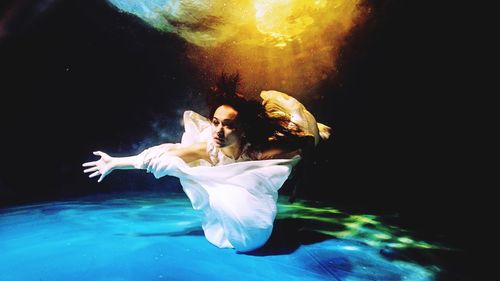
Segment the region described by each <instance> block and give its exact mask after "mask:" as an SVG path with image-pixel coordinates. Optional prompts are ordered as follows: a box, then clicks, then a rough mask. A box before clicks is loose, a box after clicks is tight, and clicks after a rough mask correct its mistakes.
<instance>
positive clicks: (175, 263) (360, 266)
mask: <svg viewBox="0 0 500 281" xmlns="http://www.w3.org/2000/svg"><path fill="white" fill-rule="evenodd" d="M280 202H281V203H280V205H279V209H280V210H282V213H281V217H280V216H279V217H278V219H277V221H276V226H275V233H273V237H272V238H271V240H270V242H269V243H268V245H266V246H264V248H263V249H261V250H259V251H256V252H254V253H249V254H241V253H237V252H236V251H234V250H232V249H219V248H217V247H215V246H213V245H212V244H210V243H209V242H208V241H207V240H206V239H205V237H204V236H203V232H202V230H201V228H200V224H201V216H200V215H201V214H199V213H198V212H197V211H194V210H193V209H192V208H191V205H190V203H189V201H188V199H187V198H186V197H185V196H184V195H178V194H171V195H168V196H158V195H152V194H148V193H144V194H137V193H136V194H114V195H113V197H86V198H82V199H81V200H72V201H65V202H51V203H44V204H36V205H29V206H20V207H14V208H7V209H1V211H0V253H1V255H0V272H1V275H2V277H1V280H2V281H11V280H37V281H38V280H64V281H67V280H113V281H114V280H235V278H237V279H238V280H433V277H434V275H435V273H436V272H437V271H438V270H439V269H438V268H437V267H436V266H426V267H424V266H420V265H418V264H416V263H412V262H410V261H408V260H406V261H403V260H396V259H388V258H387V257H386V256H384V255H382V254H381V253H380V250H381V248H379V247H376V246H373V245H370V244H369V243H365V242H363V241H362V240H361V239H353V236H351V237H347V238H346V237H344V238H340V237H333V236H329V235H323V236H314V235H312V236H311V235H309V236H304V235H302V236H301V237H302V238H301V239H298V240H297V239H295V238H292V236H293V235H292V233H291V229H292V228H287V227H286V225H287V223H286V222H289V219H290V218H291V216H292V214H296V215H297V216H302V219H304V217H306V216H305V215H304V212H305V210H308V211H309V212H311V211H314V210H315V209H312V208H311V207H307V204H306V203H305V202H301V203H297V204H294V205H290V204H289V203H286V201H284V200H283V201H280ZM292 206H299V207H292ZM293 210H296V211H295V212H294V211H293ZM301 210H302V211H301ZM324 210H327V209H324ZM316 211H318V210H316ZM318 212H321V211H318ZM334 213H335V212H334ZM336 214H338V213H336ZM343 217H346V216H343ZM313 219H314V218H311V220H313ZM299 228H300V226H299ZM289 234H290V236H289ZM387 235H390V234H387ZM379 236H380V237H382V238H384V239H386V240H387V236H383V235H382V234H379ZM354 238H355V237H354ZM293 239H295V240H293ZM391 239H392V238H391ZM292 240H293V241H292ZM403 241H406V240H404V239H403ZM406 242H408V241H406Z"/></svg>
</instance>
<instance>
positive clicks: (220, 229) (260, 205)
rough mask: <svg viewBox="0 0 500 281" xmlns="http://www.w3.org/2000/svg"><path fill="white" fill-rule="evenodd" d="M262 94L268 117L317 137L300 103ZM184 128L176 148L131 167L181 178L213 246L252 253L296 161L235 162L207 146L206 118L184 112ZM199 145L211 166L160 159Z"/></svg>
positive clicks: (157, 151)
mask: <svg viewBox="0 0 500 281" xmlns="http://www.w3.org/2000/svg"><path fill="white" fill-rule="evenodd" d="M262 93H263V94H262V95H261V96H262V98H263V100H264V101H263V103H264V105H266V109H267V110H268V112H270V113H272V114H283V115H286V116H289V117H290V116H291V117H292V119H293V120H292V121H293V122H295V124H297V125H298V126H299V127H300V128H301V129H302V130H303V131H304V132H307V133H310V134H311V135H314V136H315V137H316V138H318V135H319V132H318V126H317V124H316V120H315V119H314V117H313V116H312V114H310V113H309V112H308V111H307V110H306V109H305V107H304V106H303V105H302V104H301V103H300V102H298V101H297V100H296V99H294V98H292V97H289V96H288V95H286V94H284V93H281V92H277V91H263V92H262ZM301 118H302V119H301ZM184 127H185V132H184V134H183V136H182V141H181V143H180V144H164V145H160V146H155V147H152V148H149V149H146V150H145V151H143V152H142V153H141V154H140V155H139V157H138V159H140V160H139V163H137V165H136V167H138V168H142V169H146V170H147V171H148V172H150V173H153V174H154V176H155V177H156V178H160V177H163V176H165V175H170V176H176V177H178V178H179V179H180V182H181V184H182V187H183V190H184V192H185V193H186V194H187V196H188V197H189V199H190V200H191V204H192V206H193V208H194V209H196V210H202V211H203V212H204V215H205V217H204V220H203V225H202V227H203V231H204V233H205V237H206V238H207V240H208V241H210V242H211V243H212V244H214V245H216V246H217V247H220V248H236V250H238V251H251V250H254V249H256V248H259V247H260V246H262V245H264V243H265V242H266V241H267V240H268V239H269V237H270V235H271V232H272V229H273V223H274V219H275V217H276V212H277V207H276V201H277V197H278V190H279V189H280V188H281V186H282V185H283V183H284V182H285V181H286V179H287V178H288V176H289V175H290V173H291V171H292V168H293V166H294V165H295V164H297V163H298V161H299V160H300V156H295V157H294V158H292V159H272V160H257V161H251V160H250V157H248V155H247V154H246V153H242V156H240V158H239V159H236V160H235V159H231V158H229V157H227V156H225V155H224V154H223V153H222V151H220V150H219V149H218V148H216V147H215V146H213V145H212V142H211V139H212V138H211V124H210V121H209V120H208V119H206V118H205V117H203V116H201V115H199V114H197V113H195V112H193V111H186V112H185V113H184ZM199 142H207V151H208V153H209V155H210V158H211V160H212V162H213V163H215V166H212V164H211V163H209V162H208V161H206V160H197V161H195V162H191V163H185V162H184V161H183V160H182V159H181V158H179V157H175V156H169V155H165V152H166V151H167V150H168V149H169V148H171V147H178V146H181V147H182V146H189V145H192V144H195V143H199Z"/></svg>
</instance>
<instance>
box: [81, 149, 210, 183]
mask: <svg viewBox="0 0 500 281" xmlns="http://www.w3.org/2000/svg"><path fill="white" fill-rule="evenodd" d="M155 148H156V150H155V153H153V154H154V155H151V153H148V152H149V151H150V149H146V150H145V151H143V152H142V153H140V154H138V155H135V156H128V157H112V156H109V155H108V154H107V153H104V152H102V151H95V152H94V155H97V156H100V157H101V158H100V159H99V160H97V161H91V162H86V163H83V165H82V166H83V167H86V168H87V169H85V170H83V172H84V173H91V174H90V175H89V178H93V177H96V176H99V179H98V180H97V182H101V181H102V180H103V179H104V178H105V177H106V176H107V175H109V174H110V173H111V172H112V171H114V170H131V169H145V167H147V165H148V163H149V161H151V159H152V158H153V157H155V156H158V155H166V156H177V157H179V158H181V159H182V160H184V162H186V163H189V162H192V161H196V160H199V159H205V160H208V161H210V160H209V156H208V153H207V150H206V143H196V144H193V145H191V146H187V147H179V146H178V145H176V144H163V145H159V146H157V147H155ZM158 149H159V150H158Z"/></svg>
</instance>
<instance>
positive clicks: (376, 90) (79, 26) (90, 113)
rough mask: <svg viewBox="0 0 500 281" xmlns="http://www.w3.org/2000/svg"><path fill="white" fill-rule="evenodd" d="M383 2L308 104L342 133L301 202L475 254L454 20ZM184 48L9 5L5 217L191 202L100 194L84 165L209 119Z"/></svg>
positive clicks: (125, 28) (117, 178) (127, 24)
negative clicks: (192, 113)
mask: <svg viewBox="0 0 500 281" xmlns="http://www.w3.org/2000/svg"><path fill="white" fill-rule="evenodd" d="M373 2H375V1H373ZM376 2H377V3H373V5H374V6H373V7H374V9H373V12H374V13H375V14H376V15H378V16H377V17H374V19H371V20H370V21H369V22H368V23H367V25H366V26H367V27H366V28H365V29H363V30H360V31H357V32H355V33H354V34H353V35H352V37H351V38H349V42H348V44H347V45H346V47H345V50H344V51H343V54H342V57H341V60H340V66H339V75H338V76H336V77H335V78H332V79H327V80H325V81H324V83H323V84H322V85H320V90H319V92H318V96H316V97H312V98H310V99H305V100H303V102H304V104H305V105H306V106H307V107H308V108H310V110H311V111H312V112H313V113H314V114H315V115H316V116H317V117H318V120H320V121H323V122H324V123H327V124H332V125H333V126H334V129H335V132H334V138H333V140H332V141H329V142H327V143H325V144H323V145H321V146H320V147H319V148H318V151H317V157H316V162H315V163H314V165H313V167H310V168H309V169H308V177H307V178H308V180H307V182H306V183H305V184H304V185H303V186H302V187H301V189H300V190H299V197H301V198H306V199H312V200H319V201H325V202H331V203H332V204H335V205H337V206H344V207H348V208H351V209H354V210H355V209H360V210H366V211H373V212H378V213H391V214H397V215H398V216H399V217H400V218H401V221H400V223H401V224H403V225H405V226H407V227H409V228H413V229H416V230H418V231H419V232H421V233H426V234H428V235H430V236H432V237H434V238H436V239H438V240H439V239H441V240H442V241H444V242H446V243H448V244H450V245H453V246H457V247H459V248H463V249H467V250H469V249H471V248H472V247H471V246H472V245H471V244H472V242H471V241H472V237H474V235H476V234H475V233H476V229H475V227H474V226H471V224H472V222H473V221H474V220H475V219H476V218H477V217H478V216H480V215H481V212H480V211H479V210H478V209H477V208H476V207H475V204H477V203H478V201H477V198H478V197H477V194H478V193H481V191H482V189H483V188H485V187H486V186H485V184H484V183H482V182H481V180H480V179H481V178H480V177H478V176H477V175H478V170H479V169H480V168H479V167H478V166H477V165H476V164H474V163H475V159H476V157H477V156H476V154H475V153H476V152H475V151H476V150H475V148H477V147H478V145H477V144H476V143H474V142H473V140H475V138H476V136H477V135H476V134H475V133H474V131H475V125H474V123H473V122H472V121H471V117H472V116H473V115H474V112H473V110H474V105H473V103H472V102H471V101H470V98H471V95H463V94H461V92H463V91H464V90H466V91H467V90H468V88H467V84H466V82H465V81H466V80H467V78H468V75H467V72H466V71H470V70H469V69H467V66H465V65H460V67H459V64H458V61H462V62H463V60H460V59H459V58H460V57H459V55H460V54H459V52H460V51H459V50H458V49H457V45H455V43H454V42H452V41H451V39H450V38H451V36H452V34H453V33H454V31H455V30H454V27H453V24H450V21H451V22H453V19H452V18H451V16H450V18H447V19H445V20H443V18H442V16H436V17H434V15H433V13H429V14H421V13H420V12H422V11H424V10H428V9H427V8H426V7H425V4H426V3H424V2H421V1H420V2H419V3H420V4H419V6H416V5H412V4H410V3H406V2H404V1H389V0H386V1H376ZM427 2H429V1H427ZM427 4H428V3H427ZM185 48H186V45H185V43H184V42H183V41H181V40H180V39H179V38H177V37H176V36H174V35H169V34H161V33H159V32H157V31H155V30H154V29H152V28H150V27H148V26H146V25H145V24H143V23H142V22H141V21H140V20H138V19H136V18H134V17H132V16H130V15H126V14H122V13H119V12H117V11H116V10H115V9H114V8H113V7H111V6H110V5H109V4H107V3H106V2H105V1H97V0H88V1H83V0H81V1H63V0H59V1H32V2H30V1H2V4H0V93H1V100H2V102H1V105H0V106H1V111H0V126H1V133H0V134H1V146H0V149H1V150H2V153H1V157H2V159H1V161H0V171H1V172H0V205H1V206H11V205H16V204H25V203H30V202H39V201H48V200H55V199H63V198H72V197H77V196H80V195H88V194H95V193H108V192H116V191H147V190H158V189H161V188H165V186H174V187H169V188H172V191H176V192H180V189H179V187H178V186H177V187H175V186H176V185H175V184H174V185H171V183H175V182H176V179H174V178H168V177H167V178H163V179H160V180H156V179H154V178H153V177H152V176H151V175H144V173H143V172H141V171H127V172H122V171H119V172H116V173H114V174H112V175H111V176H109V178H108V179H107V180H106V181H104V182H103V183H101V184H96V183H95V182H94V181H92V180H88V179H87V178H86V177H85V176H84V175H83V174H82V172H81V170H82V169H81V163H82V162H86V161H89V160H91V159H93V157H92V155H91V152H92V151H94V150H98V149H99V150H103V151H107V152H109V153H110V154H114V155H117V156H118V155H122V156H124V155H129V154H133V153H136V152H139V151H140V149H141V148H145V147H147V146H149V145H154V144H157V143H160V142H162V141H178V140H179V138H180V136H181V133H182V127H181V124H180V117H181V113H182V111H184V110H186V109H195V110H202V108H203V106H202V103H201V102H202V97H201V95H200V93H201V91H203V89H204V87H205V86H206V85H205V83H206V82H205V81H204V80H203V78H202V77H192V75H191V74H192V73H193V67H194V66H193V65H190V64H189V62H187V61H185V59H184V57H182V56H181V55H179V54H180V53H182V51H183V50H184V49H185ZM159 93H161V94H159ZM320 96H322V97H323V98H319V97H320ZM464 186H465V187H466V188H464ZM282 192H283V193H288V192H289V190H288V189H284V190H283V191H282ZM464 256H469V255H464Z"/></svg>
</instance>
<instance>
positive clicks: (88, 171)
mask: <svg viewBox="0 0 500 281" xmlns="http://www.w3.org/2000/svg"><path fill="white" fill-rule="evenodd" d="M98 169H99V168H97V167H92V168H88V169H85V170H83V172H84V173H90V172H94V171H97V170H98Z"/></svg>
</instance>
